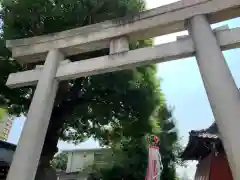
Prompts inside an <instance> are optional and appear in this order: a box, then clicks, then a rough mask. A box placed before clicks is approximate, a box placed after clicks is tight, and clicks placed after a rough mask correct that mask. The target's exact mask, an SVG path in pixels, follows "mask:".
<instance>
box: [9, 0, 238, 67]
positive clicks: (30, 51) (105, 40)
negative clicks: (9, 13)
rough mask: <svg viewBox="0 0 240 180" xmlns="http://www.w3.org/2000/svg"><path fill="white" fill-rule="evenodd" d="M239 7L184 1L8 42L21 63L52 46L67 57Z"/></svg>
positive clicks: (217, 0)
mask: <svg viewBox="0 0 240 180" xmlns="http://www.w3.org/2000/svg"><path fill="white" fill-rule="evenodd" d="M239 6H240V1H239V0H227V1H225V0H194V1H190V0H183V1H179V2H176V3H172V4H169V5H165V6H162V7H158V8H155V9H152V10H148V11H144V12H141V13H139V14H137V15H135V16H132V17H124V18H119V19H115V20H109V21H105V22H101V23H97V24H93V25H89V26H85V27H80V28H76V29H71V30H66V31H63V32H58V33H53V34H48V35H43V36H37V37H31V38H25V39H18V40H8V41H7V42H6V44H7V47H8V48H10V49H11V50H12V54H13V57H14V58H15V59H16V60H17V61H19V62H20V63H32V62H36V61H45V58H46V54H47V52H48V51H49V50H50V49H61V51H62V52H63V53H64V54H65V55H66V56H70V55H74V54H79V53H82V52H88V51H93V50H98V49H103V48H108V47H109V44H110V40H111V39H113V38H117V37H120V36H127V37H128V38H129V40H130V41H131V40H133V41H134V40H143V39H148V38H152V37H156V36H160V35H165V34H170V33H174V32H178V31H182V30H185V29H186V27H185V20H187V19H189V18H191V17H193V16H195V15H197V14H207V15H209V17H210V18H209V21H210V23H216V22H220V21H223V20H227V19H229V18H233V17H238V16H240V8H239ZM236 7H238V8H236Z"/></svg>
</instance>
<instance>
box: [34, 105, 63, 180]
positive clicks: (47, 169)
mask: <svg viewBox="0 0 240 180" xmlns="http://www.w3.org/2000/svg"><path fill="white" fill-rule="evenodd" d="M61 115H62V113H61V112H59V110H58V108H56V107H55V108H54V109H53V112H52V116H51V120H50V124H49V127H48V131H47V135H46V139H45V142H44V146H43V150H42V154H41V158H40V162H39V166H38V171H37V174H36V177H35V180H57V175H56V171H55V169H54V168H53V167H51V165H50V161H51V160H52V159H53V156H54V154H55V153H56V152H58V148H57V143H58V139H59V132H60V130H61V128H62V125H63V123H64V119H63V118H62V117H61Z"/></svg>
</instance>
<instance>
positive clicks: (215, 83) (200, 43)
mask: <svg viewBox="0 0 240 180" xmlns="http://www.w3.org/2000/svg"><path fill="white" fill-rule="evenodd" d="M189 25H190V27H189V28H190V34H191V36H192V38H193V41H194V43H195V48H196V59H197V63H198V66H199V70H200V73H201V76H202V80H203V83H204V86H205V89H206V92H207V95H208V99H209V102H210V105H211V107H212V111H213V114H214V116H215V120H216V123H217V125H218V128H219V131H220V133H221V136H222V141H223V144H224V148H225V151H226V153H227V156H228V161H229V164H230V167H231V170H232V174H233V177H234V179H235V180H237V179H240V173H239V170H240V153H239V152H240V141H239V139H238V138H239V127H240V93H239V90H238V89H237V86H236V84H235V82H234V79H233V77H232V75H231V72H230V70H229V68H228V66H227V63H226V61H225V59H224V56H223V53H222V51H221V49H220V46H219V44H218V42H217V40H216V37H215V35H214V33H213V32H212V30H211V26H210V24H209V23H208V21H207V18H206V16H204V15H197V16H195V17H193V18H192V19H191V20H190V23H189Z"/></svg>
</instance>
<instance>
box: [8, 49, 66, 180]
mask: <svg viewBox="0 0 240 180" xmlns="http://www.w3.org/2000/svg"><path fill="white" fill-rule="evenodd" d="M63 59H64V56H63V55H62V54H61V53H60V52H59V51H58V50H50V51H49V53H48V55H47V58H46V61H45V64H44V66H43V71H42V74H41V77H40V79H39V81H38V84H37V87H36V90H35V93H34V96H33V99H32V102H31V105H30V108H29V111H28V115H27V119H26V123H25V125H24V128H23V131H22V134H21V137H20V140H19V143H18V146H17V150H16V152H15V155H14V159H13V161H12V164H11V167H10V170H9V173H8V177H7V180H17V179H19V180H34V178H35V174H36V170H37V167H38V162H39V159H40V155H41V152H42V148H43V144H44V140H45V136H46V133H47V128H48V124H49V120H50V116H51V113H52V108H53V104H54V100H55V97H56V93H57V89H58V80H56V78H55V76H56V72H57V69H58V65H59V64H60V61H61V60H63Z"/></svg>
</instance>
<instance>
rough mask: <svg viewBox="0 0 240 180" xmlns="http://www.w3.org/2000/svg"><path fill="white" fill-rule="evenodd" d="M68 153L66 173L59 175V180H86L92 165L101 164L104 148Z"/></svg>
mask: <svg viewBox="0 0 240 180" xmlns="http://www.w3.org/2000/svg"><path fill="white" fill-rule="evenodd" d="M65 152H67V153H68V163H67V169H66V173H65V172H64V173H60V175H59V179H60V180H86V179H87V175H88V173H89V172H90V171H91V166H92V165H93V164H102V163H104V162H103V158H104V155H105V154H106V153H107V152H109V150H108V149H106V148H97V149H77V150H72V151H65Z"/></svg>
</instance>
